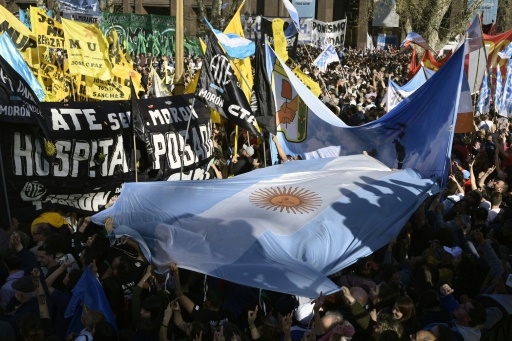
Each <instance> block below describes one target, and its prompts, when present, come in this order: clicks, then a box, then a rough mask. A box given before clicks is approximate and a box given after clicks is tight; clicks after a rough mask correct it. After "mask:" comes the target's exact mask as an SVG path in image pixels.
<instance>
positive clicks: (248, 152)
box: [242, 144, 254, 157]
mask: <svg viewBox="0 0 512 341" xmlns="http://www.w3.org/2000/svg"><path fill="white" fill-rule="evenodd" d="M242 155H243V156H245V157H252V156H253V155H254V148H253V146H248V145H245V144H244V145H243V148H242Z"/></svg>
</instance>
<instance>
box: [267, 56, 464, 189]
mask: <svg viewBox="0 0 512 341" xmlns="http://www.w3.org/2000/svg"><path fill="white" fill-rule="evenodd" d="M464 52H465V48H462V49H459V50H458V51H456V52H455V53H454V54H453V55H452V57H451V58H450V59H449V60H448V61H447V62H446V63H445V64H444V65H443V67H442V68H441V69H439V71H437V72H436V73H435V74H434V75H433V76H432V77H431V78H430V79H429V80H428V81H427V82H426V83H425V84H423V85H422V86H421V87H420V88H419V89H417V90H416V91H415V92H414V93H413V94H411V95H410V96H409V97H407V98H406V99H404V100H403V101H402V102H400V104H399V105H397V106H396V107H395V108H394V109H393V110H392V111H390V112H389V113H387V114H386V115H384V116H382V117H381V118H379V119H378V120H376V121H373V122H370V123H367V124H365V125H362V126H357V127H348V126H347V125H346V124H345V123H343V121H341V120H340V119H339V118H338V117H337V116H336V115H334V114H333V113H332V111H330V110H329V108H327V107H326V106H325V104H324V103H322V101H320V100H319V99H318V98H317V97H316V96H314V95H313V94H312V93H311V91H310V90H309V89H308V88H307V87H306V86H305V85H304V84H303V83H302V82H301V81H300V80H299V79H298V78H297V77H296V76H295V75H294V74H293V72H292V71H291V70H290V69H289V68H288V67H287V66H286V64H285V63H284V61H282V60H281V59H280V58H279V56H277V55H276V54H275V53H274V52H273V51H272V49H270V48H268V47H267V60H266V62H267V70H269V71H268V72H270V76H269V79H271V80H272V86H273V90H274V98H275V101H276V109H277V110H278V111H277V113H276V124H277V138H278V139H279V143H280V145H281V147H282V148H283V150H284V151H285V153H286V154H289V155H302V157H303V158H304V159H312V158H323V157H336V156H342V155H354V154H359V153H361V152H362V151H364V150H366V151H368V152H370V151H374V152H375V154H374V155H375V158H377V159H378V160H379V161H381V162H383V163H384V164H385V165H387V166H388V167H391V168H398V169H405V168H414V169H416V170H418V171H419V172H420V174H422V176H424V177H426V178H427V177H436V178H438V179H439V180H440V183H441V184H442V183H444V182H445V181H446V180H447V179H448V171H449V169H450V167H449V157H450V152H451V144H452V141H453V132H454V127H455V123H456V119H457V113H458V112H459V102H460V100H459V99H460V97H461V89H462V84H463V80H464V78H463V75H464V69H463V67H464V55H465V54H464ZM299 99H300V100H299ZM433 113H435V114H433ZM272 145H273V144H272ZM275 154H277V153H275ZM272 157H273V161H276V158H275V157H274V155H273V156H272Z"/></svg>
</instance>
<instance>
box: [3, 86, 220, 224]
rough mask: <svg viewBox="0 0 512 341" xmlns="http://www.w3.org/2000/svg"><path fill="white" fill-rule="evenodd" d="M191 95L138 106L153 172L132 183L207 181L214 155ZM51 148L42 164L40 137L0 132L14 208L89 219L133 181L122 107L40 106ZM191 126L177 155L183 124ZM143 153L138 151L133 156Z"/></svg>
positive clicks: (9, 127) (17, 128)
mask: <svg viewBox="0 0 512 341" xmlns="http://www.w3.org/2000/svg"><path fill="white" fill-rule="evenodd" d="M192 98H193V95H185V96H174V97H165V98H159V99H147V100H141V101H139V105H140V110H141V116H142V120H143V122H144V124H145V128H146V129H147V131H148V132H149V135H150V137H151V143H152V145H153V149H154V151H155V156H156V160H155V162H154V163H153V167H152V168H153V169H154V171H157V173H153V174H152V173H150V171H146V172H143V173H142V174H140V173H139V181H147V180H150V179H151V180H170V179H173V180H174V179H179V178H180V171H181V169H182V167H181V154H182V153H181V151H182V150H183V148H184V150H185V152H184V153H183V164H184V167H183V171H184V172H183V176H182V178H183V179H205V178H208V177H209V174H208V172H207V171H206V167H207V165H208V161H209V158H210V157H211V156H212V154H213V144H212V142H211V140H210V137H211V122H210V113H209V110H206V109H204V106H202V105H198V107H197V109H196V111H195V113H196V114H195V115H194V114H193V111H192V109H191V107H190V103H189V101H191V99H192ZM40 108H41V112H42V116H43V117H44V122H45V123H46V125H47V127H48V129H49V130H50V134H51V136H52V140H53V141H54V144H55V151H56V153H55V155H54V157H53V158H51V159H49V158H47V157H46V158H45V156H44V155H45V154H44V151H43V148H44V144H43V139H42V136H40V135H37V134H34V133H33V132H32V131H31V130H30V129H27V126H26V125H23V124H4V125H2V127H1V143H2V153H3V157H4V158H3V163H4V169H5V171H6V180H7V187H8V195H9V199H10V202H11V203H12V204H13V205H23V204H25V205H26V204H29V205H30V204H32V205H36V206H40V205H42V204H43V203H45V202H52V203H54V204H57V205H58V206H60V207H61V208H62V209H63V210H68V211H78V212H82V213H86V214H91V213H93V212H96V211H98V209H99V207H100V205H104V204H106V203H107V202H108V200H109V199H110V198H111V197H112V196H114V195H118V194H119V193H120V191H121V187H122V184H123V183H124V182H128V181H134V178H135V172H134V165H135V162H134V158H135V156H134V155H136V154H137V153H134V152H133V150H134V149H133V136H132V133H131V131H132V130H131V125H130V103H129V101H101V102H72V103H41V106H40ZM189 117H191V118H192V120H191V124H190V129H189V134H188V137H187V140H186V141H187V143H186V145H185V147H184V141H185V135H186V128H187V123H188V118H189ZM140 148H145V146H144V145H141V146H139V145H137V149H140Z"/></svg>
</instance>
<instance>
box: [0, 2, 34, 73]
mask: <svg viewBox="0 0 512 341" xmlns="http://www.w3.org/2000/svg"><path fill="white" fill-rule="evenodd" d="M0 18H2V25H0V34H2V33H4V32H5V33H6V34H8V35H9V37H11V39H12V40H13V41H15V42H17V44H16V48H17V49H18V51H19V52H20V53H21V55H22V56H23V59H24V60H25V61H26V62H27V64H28V65H30V67H34V68H37V67H38V65H39V51H38V49H37V40H36V37H35V36H34V34H33V33H32V31H31V30H30V29H28V28H27V26H25V25H24V24H22V23H21V21H19V20H18V18H16V17H15V16H14V15H13V14H12V13H11V12H10V11H9V10H8V9H7V8H5V7H4V6H2V5H0Z"/></svg>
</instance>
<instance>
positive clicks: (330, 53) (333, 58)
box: [313, 45, 340, 72]
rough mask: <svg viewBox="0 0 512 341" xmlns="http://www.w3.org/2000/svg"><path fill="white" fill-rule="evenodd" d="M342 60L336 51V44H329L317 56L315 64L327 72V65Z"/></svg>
mask: <svg viewBox="0 0 512 341" xmlns="http://www.w3.org/2000/svg"><path fill="white" fill-rule="evenodd" d="M335 62H338V63H339V62H340V58H339V57H338V54H337V53H336V49H335V48H334V46H332V45H329V46H327V47H326V48H325V50H323V51H322V53H320V55H318V57H316V59H315V61H314V62H313V64H315V65H316V66H318V69H319V70H320V71H322V72H325V70H327V66H328V65H329V64H331V63H335Z"/></svg>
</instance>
